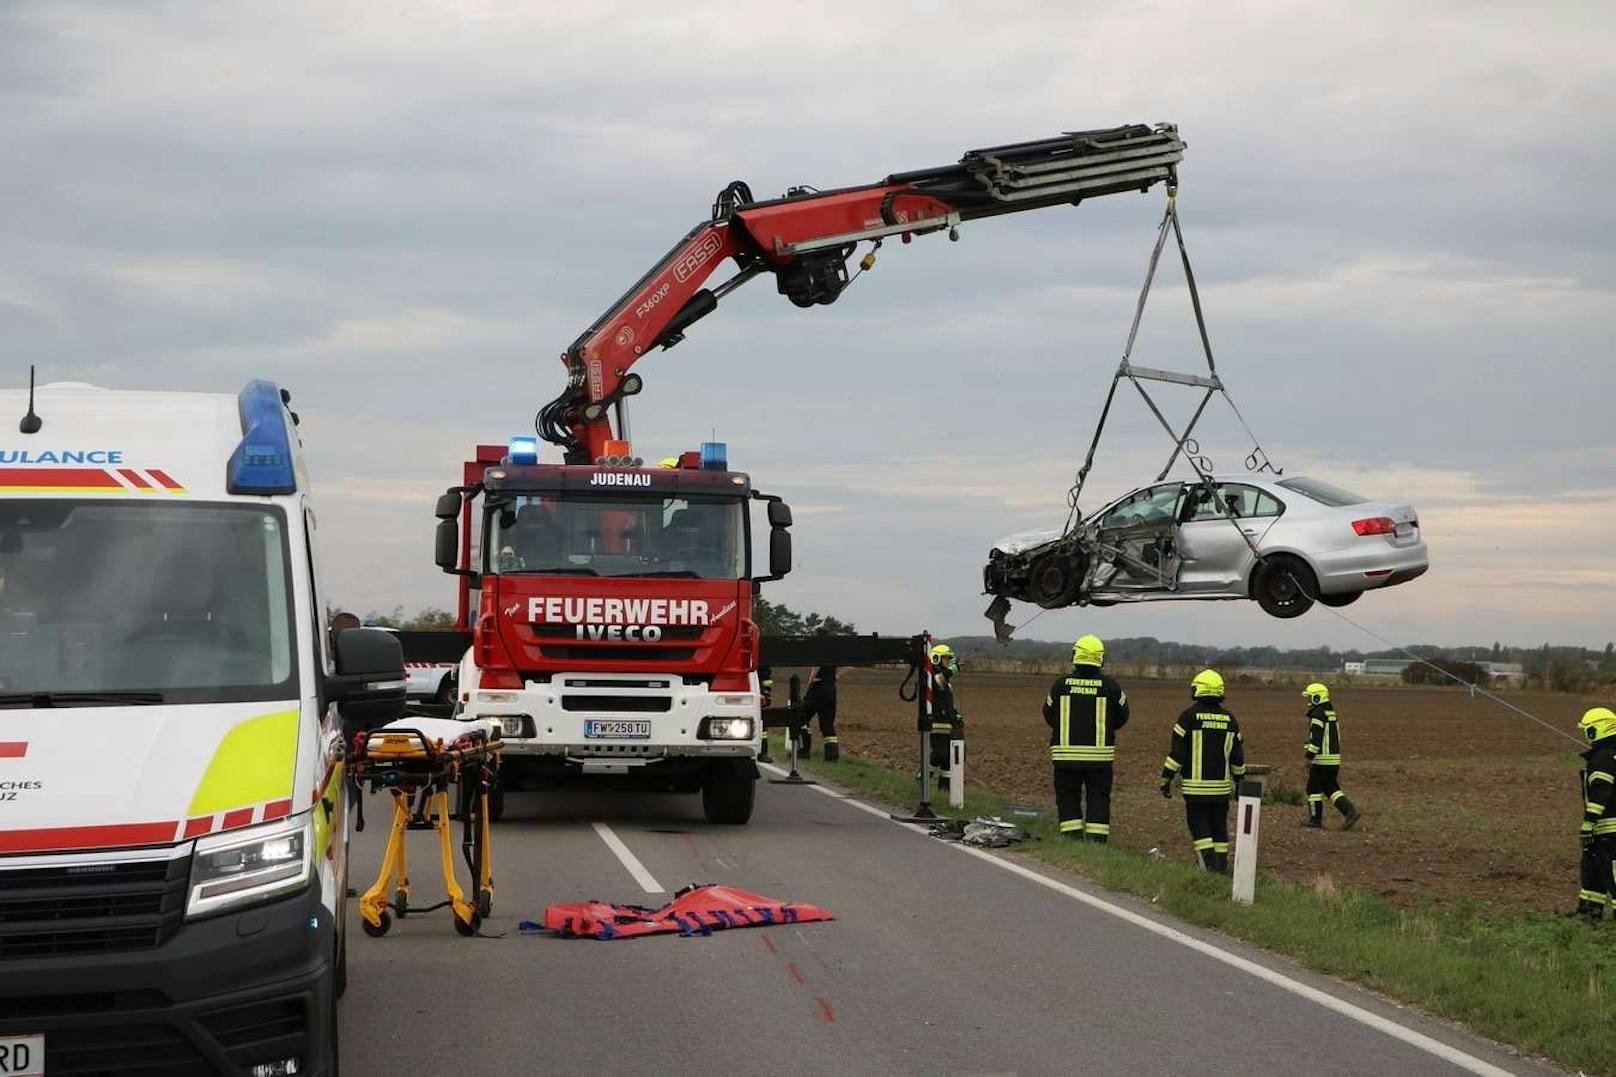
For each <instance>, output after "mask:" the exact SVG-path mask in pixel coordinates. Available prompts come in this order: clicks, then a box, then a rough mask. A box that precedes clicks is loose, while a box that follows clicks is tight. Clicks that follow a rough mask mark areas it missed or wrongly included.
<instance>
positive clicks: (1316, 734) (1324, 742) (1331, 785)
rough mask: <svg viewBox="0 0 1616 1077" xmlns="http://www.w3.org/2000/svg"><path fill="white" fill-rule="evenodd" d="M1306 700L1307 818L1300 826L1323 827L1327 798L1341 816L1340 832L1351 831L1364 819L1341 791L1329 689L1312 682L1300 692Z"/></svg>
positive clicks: (1336, 729)
mask: <svg viewBox="0 0 1616 1077" xmlns="http://www.w3.org/2000/svg"><path fill="white" fill-rule="evenodd" d="M1302 696H1303V697H1304V698H1305V699H1306V700H1307V704H1308V706H1307V817H1306V818H1305V819H1303V820H1302V825H1303V826H1305V827H1312V828H1313V829H1315V830H1319V829H1322V828H1323V826H1324V801H1325V798H1326V797H1328V798H1329V800H1330V803H1331V804H1333V805H1335V809H1336V811H1338V812H1340V813H1341V814H1342V816H1343V818H1342V820H1341V829H1342V830H1351V829H1352V828H1353V827H1355V826H1357V825H1358V820H1359V819H1361V818H1362V817H1363V816H1362V814H1361V813H1360V812H1359V811H1358V809H1357V808H1355V807H1353V806H1352V801H1350V800H1348V799H1347V794H1345V793H1343V792H1342V791H1341V782H1340V776H1341V730H1340V728H1339V727H1338V725H1337V722H1336V716H1335V707H1333V706H1332V705H1331V704H1330V689H1329V687H1328V686H1326V685H1323V684H1320V683H1319V682H1317V681H1314V682H1313V683H1312V684H1310V685H1308V686H1307V687H1306V688H1304V689H1302Z"/></svg>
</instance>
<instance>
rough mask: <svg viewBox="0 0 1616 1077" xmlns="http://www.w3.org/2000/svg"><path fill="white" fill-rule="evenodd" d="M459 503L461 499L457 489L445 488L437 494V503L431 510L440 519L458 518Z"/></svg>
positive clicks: (461, 501) (461, 502)
mask: <svg viewBox="0 0 1616 1077" xmlns="http://www.w3.org/2000/svg"><path fill="white" fill-rule="evenodd" d="M461 504H463V499H462V498H461V496H460V491H459V490H446V491H444V492H443V493H442V494H439V495H438V504H437V507H436V508H434V509H433V510H432V514H433V515H434V516H436V517H437V518H438V519H440V520H455V519H459V517H460V506H461Z"/></svg>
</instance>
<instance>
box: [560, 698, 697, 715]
mask: <svg viewBox="0 0 1616 1077" xmlns="http://www.w3.org/2000/svg"><path fill="white" fill-rule="evenodd" d="M561 709H562V710H564V711H596V712H607V711H609V712H612V713H620V714H665V713H667V712H668V711H670V710H672V709H673V699H672V697H670V696H562V697H561Z"/></svg>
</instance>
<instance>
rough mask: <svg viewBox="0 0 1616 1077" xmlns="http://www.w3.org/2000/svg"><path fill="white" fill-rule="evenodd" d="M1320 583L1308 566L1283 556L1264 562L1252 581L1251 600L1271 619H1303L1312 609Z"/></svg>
mask: <svg viewBox="0 0 1616 1077" xmlns="http://www.w3.org/2000/svg"><path fill="white" fill-rule="evenodd" d="M1318 591H1319V584H1318V579H1317V577H1315V576H1314V575H1313V570H1312V569H1310V568H1308V567H1307V562H1305V561H1303V560H1302V559H1301V558H1299V557H1290V556H1288V555H1285V554H1280V555H1277V556H1274V557H1267V558H1264V559H1263V561H1262V563H1261V564H1259V565H1258V566H1257V572H1256V574H1255V576H1253V578H1252V581H1251V596H1252V597H1253V598H1255V599H1256V600H1257V605H1259V606H1261V607H1262V608H1263V612H1264V613H1266V614H1268V615H1269V616H1272V617H1279V618H1282V619H1289V618H1291V617H1300V616H1301V615H1302V614H1304V613H1306V612H1307V611H1308V610H1310V609H1312V608H1313V598H1312V596H1313V595H1316V594H1318Z"/></svg>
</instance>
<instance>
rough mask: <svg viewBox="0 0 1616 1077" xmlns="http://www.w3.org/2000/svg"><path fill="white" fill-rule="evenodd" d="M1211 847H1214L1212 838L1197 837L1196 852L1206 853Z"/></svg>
mask: <svg viewBox="0 0 1616 1077" xmlns="http://www.w3.org/2000/svg"><path fill="white" fill-rule="evenodd" d="M1210 848H1212V839H1211V838H1196V839H1195V851H1196V852H1198V853H1204V852H1206V851H1207V850H1208V849H1210Z"/></svg>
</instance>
